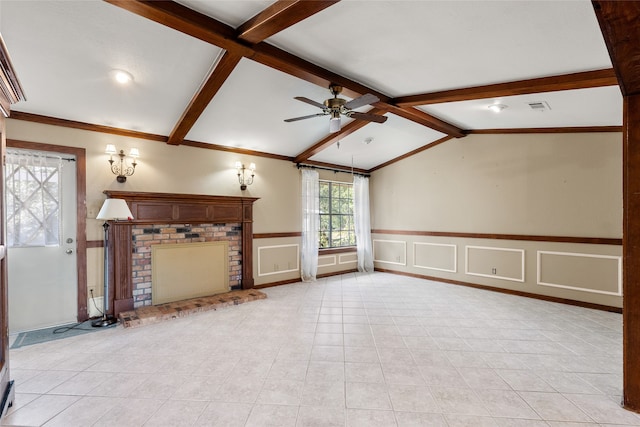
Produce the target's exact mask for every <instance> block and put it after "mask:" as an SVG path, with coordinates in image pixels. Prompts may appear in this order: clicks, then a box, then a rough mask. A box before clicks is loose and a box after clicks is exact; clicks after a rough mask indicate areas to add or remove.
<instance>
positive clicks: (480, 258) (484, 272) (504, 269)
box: [465, 246, 524, 282]
mask: <svg viewBox="0 0 640 427" xmlns="http://www.w3.org/2000/svg"><path fill="white" fill-rule="evenodd" d="M465 250H466V257H465V258H466V265H465V273H466V274H468V275H471V276H482V277H491V278H493V279H503V280H512V281H515V282H524V250H522V249H509V248H495V247H485V246H465Z"/></svg>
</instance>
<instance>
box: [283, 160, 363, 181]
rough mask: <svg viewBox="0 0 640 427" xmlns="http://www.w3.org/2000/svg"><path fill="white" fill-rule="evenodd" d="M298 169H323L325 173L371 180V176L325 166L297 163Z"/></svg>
mask: <svg viewBox="0 0 640 427" xmlns="http://www.w3.org/2000/svg"><path fill="white" fill-rule="evenodd" d="M296 167H297V168H298V169H301V168H307V169H321V170H325V171H331V172H333V173H348V174H351V175H358V176H364V177H367V178H369V177H370V176H371V175H369V174H367V173H360V172H354V171H352V170H349V169H338V168H329V167H325V166H315V165H305V164H304V163H296Z"/></svg>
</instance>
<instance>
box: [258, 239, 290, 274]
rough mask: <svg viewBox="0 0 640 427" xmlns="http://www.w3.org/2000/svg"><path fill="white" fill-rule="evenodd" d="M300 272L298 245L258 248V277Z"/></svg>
mask: <svg viewBox="0 0 640 427" xmlns="http://www.w3.org/2000/svg"><path fill="white" fill-rule="evenodd" d="M299 270H300V245H298V244H290V245H275V246H260V247H258V276H269V275H272V274H282V273H288V272H292V271H299Z"/></svg>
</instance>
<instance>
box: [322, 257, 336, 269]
mask: <svg viewBox="0 0 640 427" xmlns="http://www.w3.org/2000/svg"><path fill="white" fill-rule="evenodd" d="M332 265H336V256H335V255H320V256H319V257H318V268H320V267H331V266H332Z"/></svg>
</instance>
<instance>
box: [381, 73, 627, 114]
mask: <svg viewBox="0 0 640 427" xmlns="http://www.w3.org/2000/svg"><path fill="white" fill-rule="evenodd" d="M617 84H618V81H617V79H616V74H615V72H614V70H613V68H607V69H604V70H596V71H586V72H581V73H572V74H563V75H559V76H551V77H541V78H536V79H528V80H518V81H513V82H507V83H497V84H491V85H484V86H474V87H468V88H462V89H452V90H445V91H441V92H431V93H423V94H419V95H410V96H402V97H399V98H395V99H393V100H392V101H391V102H393V103H394V104H396V105H397V106H399V107H415V106H418V105H428V104H440V103H443V102H458V101H470V100H473V99H485V98H493V97H498V96H513V95H526V94H529V93H542V92H555V91H559V90H572V89H588V88H593V87H602V86H615V85H617Z"/></svg>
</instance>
